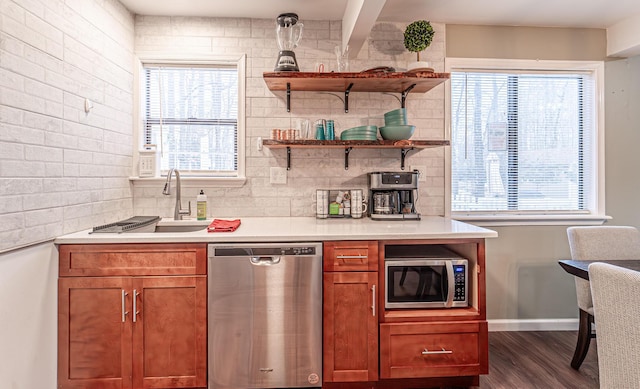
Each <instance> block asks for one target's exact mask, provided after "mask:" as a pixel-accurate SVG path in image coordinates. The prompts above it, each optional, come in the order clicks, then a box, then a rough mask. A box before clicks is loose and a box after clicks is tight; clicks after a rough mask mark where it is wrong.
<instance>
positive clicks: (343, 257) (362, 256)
mask: <svg viewBox="0 0 640 389" xmlns="http://www.w3.org/2000/svg"><path fill="white" fill-rule="evenodd" d="M336 258H337V259H367V258H368V256H367V255H336Z"/></svg>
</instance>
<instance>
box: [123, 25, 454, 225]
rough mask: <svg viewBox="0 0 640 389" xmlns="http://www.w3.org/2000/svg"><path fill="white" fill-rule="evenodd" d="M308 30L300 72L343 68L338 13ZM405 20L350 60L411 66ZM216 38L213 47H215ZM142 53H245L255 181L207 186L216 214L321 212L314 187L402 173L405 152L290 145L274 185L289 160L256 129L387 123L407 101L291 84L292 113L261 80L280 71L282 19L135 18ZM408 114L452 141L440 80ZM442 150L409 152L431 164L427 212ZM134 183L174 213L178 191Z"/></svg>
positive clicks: (437, 47) (435, 201)
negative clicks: (318, 122)
mask: <svg viewBox="0 0 640 389" xmlns="http://www.w3.org/2000/svg"><path fill="white" fill-rule="evenodd" d="M302 21H303V22H304V33H303V38H302V40H301V41H300V46H299V47H298V48H296V49H295V52H296V57H297V59H298V62H299V66H300V68H301V70H302V71H314V70H315V67H316V65H317V64H318V63H323V64H324V66H325V69H326V70H327V71H331V70H335V68H336V59H335V54H334V47H335V46H336V45H338V44H340V39H341V23H340V22H339V21H332V22H329V21H315V20H310V21H306V20H302ZM433 26H434V28H435V30H436V36H435V39H434V42H433V43H432V45H431V46H430V47H429V48H428V50H427V52H428V55H427V56H426V57H425V58H427V59H428V60H429V61H432V63H433V67H434V68H436V69H438V70H440V71H442V70H443V69H444V25H443V24H433ZM404 27H405V25H404V24H400V23H378V24H376V26H375V27H374V29H373V32H372V36H371V37H370V38H369V39H368V41H367V42H366V43H365V45H364V47H363V48H362V50H361V51H360V53H359V54H358V56H357V58H353V59H351V60H350V68H351V69H350V70H351V71H358V70H364V69H367V68H371V67H375V66H381V65H384V66H394V67H396V68H405V67H406V65H407V63H408V62H411V61H413V60H414V59H415V54H413V53H409V52H407V51H406V50H405V49H404V47H403V44H402V31H404ZM207 45H209V46H207ZM135 50H136V52H145V53H149V52H155V53H157V54H166V55H175V54H176V53H183V52H191V53H193V52H196V53H202V54H220V55H229V54H246V55H247V65H248V67H247V80H246V98H247V101H246V112H247V118H246V137H247V139H246V150H245V152H246V156H247V159H246V173H247V182H246V184H245V185H244V186H243V187H240V188H222V189H221V188H217V187H213V186H209V187H208V186H207V185H202V187H201V188H202V189H204V190H205V193H206V194H207V196H208V209H207V213H208V216H209V217H243V216H313V215H315V207H314V203H315V200H314V197H313V194H314V193H315V189H316V188H363V189H366V187H367V176H366V173H367V172H371V171H380V170H391V171H400V151H399V150H369V149H354V150H352V151H351V153H350V157H349V170H345V169H344V150H342V149H292V162H291V164H292V168H291V170H290V171H288V172H287V184H284V185H283V184H278V185H275V184H270V183H269V170H270V167H273V166H280V167H285V166H286V150H284V149H278V150H276V149H269V148H266V147H265V148H263V149H262V151H258V150H257V147H256V142H257V138H258V137H262V138H268V137H269V136H270V133H271V129H273V128H291V127H295V126H296V124H297V123H298V120H299V119H300V118H309V119H318V118H333V119H334V120H335V121H336V129H337V131H336V133H337V134H339V132H340V131H341V130H343V129H346V128H349V127H354V126H359V125H364V124H374V125H382V124H383V123H384V118H383V114H384V112H387V111H389V110H392V109H396V108H398V107H399V106H400V104H399V102H398V100H397V99H396V98H395V97H392V96H389V95H385V94H381V93H351V95H350V96H349V113H345V112H344V105H343V103H342V101H341V100H340V99H341V98H344V95H340V94H338V95H339V97H337V96H332V95H328V94H322V93H316V92H298V91H293V92H292V97H291V112H290V113H288V112H287V111H286V106H285V94H284V93H283V92H271V91H270V90H269V89H268V88H267V87H266V85H265V83H264V80H263V78H262V74H263V72H271V71H273V67H274V65H275V61H276V57H277V51H278V49H277V43H276V38H275V22H274V20H271V19H217V18H185V17H159V16H136V24H135ZM407 108H408V111H409V114H408V116H409V120H410V122H411V124H415V125H417V127H418V128H417V130H416V135H415V139H444V89H443V87H441V86H439V87H436V88H435V89H434V90H433V91H430V92H428V93H425V94H419V93H414V94H409V97H408V99H407ZM443 150H444V149H443V148H436V149H424V150H414V151H412V152H410V153H409V156H408V157H407V161H406V165H407V168H408V167H409V166H411V164H414V165H422V166H426V167H427V168H428V170H429V172H428V173H427V175H428V179H427V182H426V183H424V184H422V183H421V184H422V185H421V189H420V201H419V203H418V208H419V211H420V212H422V213H423V214H425V215H442V214H444V169H443V166H444V151H443ZM133 186H134V191H133V193H134V212H135V213H140V214H159V215H161V216H165V217H171V216H172V215H173V209H174V204H175V198H174V197H173V196H171V197H169V198H167V197H166V196H163V195H162V184H159V185H158V187H157V188H155V189H154V188H149V187H147V186H145V187H142V186H136V184H135V183H134V184H133ZM199 189H200V187H197V188H196V187H193V186H192V185H189V187H188V188H183V192H182V196H183V200H184V202H186V201H188V200H191V201H192V207H193V205H194V204H195V197H196V195H197V194H198V192H199Z"/></svg>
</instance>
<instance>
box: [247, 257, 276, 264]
mask: <svg viewBox="0 0 640 389" xmlns="http://www.w3.org/2000/svg"><path fill="white" fill-rule="evenodd" d="M249 261H251V264H252V265H256V266H271V265H277V264H279V263H280V257H279V256H273V257H270V256H265V257H262V256H256V257H251V258H249Z"/></svg>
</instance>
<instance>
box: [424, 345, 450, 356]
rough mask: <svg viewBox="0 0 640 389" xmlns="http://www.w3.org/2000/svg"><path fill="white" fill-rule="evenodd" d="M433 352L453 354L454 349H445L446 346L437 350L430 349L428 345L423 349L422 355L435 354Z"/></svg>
mask: <svg viewBox="0 0 640 389" xmlns="http://www.w3.org/2000/svg"><path fill="white" fill-rule="evenodd" d="M433 354H453V351H451V350H445V349H444V347H443V348H442V350H437V351H429V350H428V349H427V348H426V347H425V349H424V350H422V355H433Z"/></svg>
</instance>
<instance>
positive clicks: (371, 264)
mask: <svg viewBox="0 0 640 389" xmlns="http://www.w3.org/2000/svg"><path fill="white" fill-rule="evenodd" d="M324 271H378V242H375V241H342V242H324Z"/></svg>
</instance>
